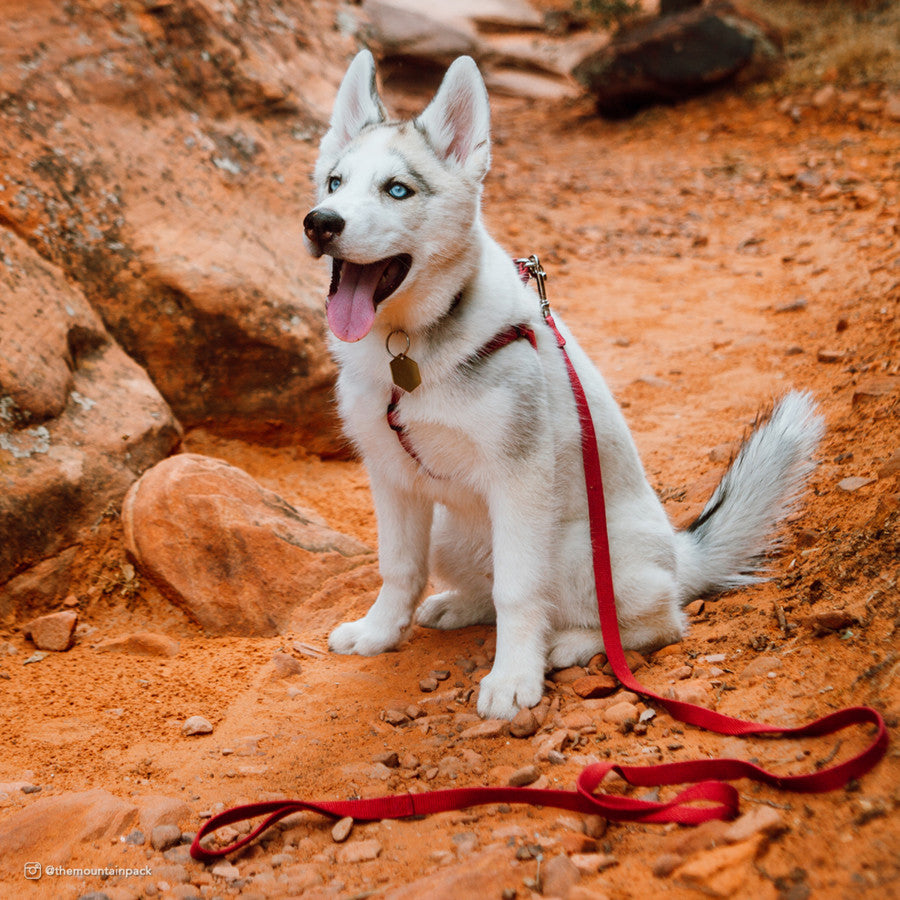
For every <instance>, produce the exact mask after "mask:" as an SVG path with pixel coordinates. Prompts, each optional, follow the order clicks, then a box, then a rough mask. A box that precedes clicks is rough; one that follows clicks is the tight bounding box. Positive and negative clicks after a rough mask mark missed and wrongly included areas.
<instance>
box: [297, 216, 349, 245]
mask: <svg viewBox="0 0 900 900" xmlns="http://www.w3.org/2000/svg"><path fill="white" fill-rule="evenodd" d="M346 224H347V223H346V222H345V221H344V220H343V219H342V218H341V217H340V216H339V215H338V214H337V213H336V212H335V211H334V210H333V209H314V210H313V211H312V212H310V213H307V216H306V218H305V219H304V220H303V231H304V232H305V233H306V236H307V237H308V238H309V240H310V241H311V242H312V243H313V244H314V245H315V246H316V248H317V249H318V250H320V251H321V250H322V249H323V248H324V247H325V245H326V244H327V243H328V242H329V241H330V240H331V239H332V238H334V237H336V236H337V235H339V234H340V233H341V232H342V231H343V230H344V226H345V225H346Z"/></svg>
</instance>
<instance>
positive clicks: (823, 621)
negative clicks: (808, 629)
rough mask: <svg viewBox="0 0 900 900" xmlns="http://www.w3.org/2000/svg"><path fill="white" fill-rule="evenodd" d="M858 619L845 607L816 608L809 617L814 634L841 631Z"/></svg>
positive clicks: (855, 622)
mask: <svg viewBox="0 0 900 900" xmlns="http://www.w3.org/2000/svg"><path fill="white" fill-rule="evenodd" d="M858 622H859V619H858V618H857V617H856V616H855V615H854V614H853V613H852V612H850V611H849V610H846V609H822V610H817V611H816V612H814V613H813V614H812V615H811V616H810V617H809V623H810V625H812V628H813V631H814V632H815V633H816V634H819V635H822V634H828V633H830V632H833V631H841V630H842V629H844V628H849V627H850V626H851V625H856V624H857V623H858Z"/></svg>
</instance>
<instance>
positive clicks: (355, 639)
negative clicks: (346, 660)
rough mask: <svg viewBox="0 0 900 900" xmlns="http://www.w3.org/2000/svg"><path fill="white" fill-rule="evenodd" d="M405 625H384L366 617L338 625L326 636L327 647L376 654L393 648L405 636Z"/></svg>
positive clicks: (343, 652) (344, 651) (338, 651)
mask: <svg viewBox="0 0 900 900" xmlns="http://www.w3.org/2000/svg"><path fill="white" fill-rule="evenodd" d="M406 631H407V629H406V627H405V626H403V627H399V626H396V625H395V626H390V627H385V626H383V625H379V624H378V623H377V622H373V621H372V620H371V619H369V618H368V617H363V618H362V619H357V620H356V621H355V622H344V624H343V625H338V627H337V628H335V629H334V631H332V632H331V634H330V635H329V636H328V647H329V649H330V650H331V651H332V652H334V653H342V654H349V653H356V654H358V655H359V656H377V655H378V654H379V653H384V652H385V650H393V649H394V647H396V646H397V644H399V643H400V641H402V640H403V638H404V637H405V636H406Z"/></svg>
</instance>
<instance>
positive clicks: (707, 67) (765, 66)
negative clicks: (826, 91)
mask: <svg viewBox="0 0 900 900" xmlns="http://www.w3.org/2000/svg"><path fill="white" fill-rule="evenodd" d="M781 45H782V42H781V37H780V35H779V34H778V32H777V30H776V29H775V28H774V27H772V26H771V25H769V24H768V23H766V22H765V21H763V20H762V19H760V18H757V17H754V16H751V15H750V14H749V13H746V12H743V11H740V10H738V9H737V8H736V7H735V6H734V5H732V4H731V3H729V2H727V0H715V2H712V3H708V4H703V6H702V7H699V8H694V9H684V10H682V11H680V12H677V13H675V14H673V15H666V16H657V17H640V18H637V19H636V20H635V21H634V22H633V23H626V24H625V25H623V26H621V27H620V28H619V29H618V30H617V31H616V34H615V36H614V37H613V40H612V41H611V42H610V43H609V44H608V45H607V46H606V47H604V48H602V49H601V50H599V51H597V52H596V53H593V54H591V55H590V56H588V57H587V58H586V59H584V60H583V61H582V62H580V63H579V64H578V65H577V66H576V67H575V69H574V71H573V73H572V74H573V75H574V76H575V78H576V79H577V80H578V81H580V82H581V83H582V84H583V85H584V86H585V88H586V89H587V90H588V91H589V92H590V93H591V94H592V95H593V97H594V99H595V100H596V103H597V109H598V111H599V112H600V113H601V114H603V115H608V116H611V117H614V118H619V117H622V116H626V115H630V114H632V113H634V112H635V111H637V110H639V109H641V108H643V107H645V106H647V105H649V104H651V103H660V102H662V103H671V102H676V101H680V100H685V99H687V98H689V97H693V96H696V95H698V94H701V93H704V92H705V91H708V90H710V89H712V88H713V87H715V86H718V85H721V84H723V83H725V82H728V81H730V80H734V79H736V78H738V77H740V78H741V80H744V81H746V80H750V79H753V78H758V77H760V76H762V75H765V74H769V73H771V72H772V71H774V69H775V68H776V67H777V65H778V63H779V61H780V59H781V56H782V46H781Z"/></svg>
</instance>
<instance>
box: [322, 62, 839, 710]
mask: <svg viewBox="0 0 900 900" xmlns="http://www.w3.org/2000/svg"><path fill="white" fill-rule="evenodd" d="M374 75H375V72H374V61H373V59H372V57H371V55H370V54H369V53H368V52H367V51H363V52H362V53H360V54H359V55H358V56H357V57H356V59H355V60H354V61H353V63H352V64H351V66H350V69H349V70H348V72H347V75H346V77H345V80H344V83H343V84H342V85H341V89H340V91H339V93H338V97H337V101H336V104H335V110H334V115H333V117H332V127H331V130H330V131H329V132H328V134H326V136H325V137H324V139H323V140H322V145H321V153H320V159H319V161H318V164H317V166H316V171H315V178H316V184H317V189H318V194H319V204H318V206H317V209H324V208H327V209H330V210H334V211H335V212H337V213H338V214H339V215H340V216H341V217H342V218H343V219H344V220H345V221H346V227H345V228H344V230H343V232H342V233H341V234H340V235H339V236H338V237H337V238H336V239H335V240H334V243H333V245H332V246H330V247H329V248H328V250H327V252H328V253H331V254H333V255H334V256H338V257H341V258H345V259H350V260H351V261H353V262H360V263H367V262H373V261H377V260H379V259H382V258H385V257H388V256H391V255H395V254H401V253H408V254H411V255H412V259H413V263H412V267H411V269H410V272H409V275H408V276H407V278H406V280H405V281H404V282H403V284H402V285H401V287H400V289H399V290H398V291H397V292H396V293H394V294H393V295H391V296H390V297H388V298H387V299H386V300H384V301H383V302H382V303H381V304H380V306H379V307H378V309H377V314H376V318H375V324H374V326H373V328H372V330H371V332H369V334H368V335H366V337H364V338H363V339H362V340H360V341H359V342H358V343H352V344H351V343H342V342H341V341H338V340H337V339H334V338H332V340H331V349H332V352H333V353H334V355H335V357H336V359H337V361H338V363H339V368H340V374H339V379H338V399H339V408H340V413H341V416H342V418H343V420H344V423H345V426H346V430H347V433H348V435H349V436H350V437H351V438H352V440H353V441H354V443H355V444H356V446H357V447H358V448H359V450H360V452H361V453H362V456H363V458H364V460H365V463H366V466H367V468H368V471H369V475H370V479H371V485H372V494H373V498H374V502H375V508H376V512H377V516H378V528H379V561H380V567H381V574H382V578H383V586H382V589H381V592H380V593H379V596H378V598H377V600H376V601H375V603H374V604H373V606H372V607H371V609H370V610H369V612H368V613H367V614H366V615H365V616H364V617H363V618H362V619H359V620H358V621H355V622H347V623H345V624H343V625H341V626H339V627H338V628H336V629H335V630H334V632H333V633H332V634H331V637H330V640H329V643H330V646H331V648H332V650H334V651H335V652H338V653H360V654H365V655H370V654H376V653H381V652H383V651H385V650H389V649H391V648H393V647H395V646H397V644H398V643H399V642H400V641H402V640H403V639H404V637H405V636H406V635H407V633H408V630H409V627H410V625H411V623H412V621H413V616H414V614H415V616H416V619H417V621H418V622H419V623H420V624H422V625H426V626H431V627H436V628H458V627H460V626H463V625H468V624H472V623H475V622H488V621H496V623H497V652H496V658H495V661H494V666H493V668H492V670H491V672H490V673H489V674H488V675H487V676H486V677H485V678H484V680H483V681H482V682H481V688H480V693H479V698H478V711H479V712H480V713H481V714H482V715H484V716H493V717H501V718H510V717H512V716H514V715H515V713H516V712H517V710H518V709H519V708H520V707H523V706H533V705H534V704H536V703H537V702H538V701H539V700H540V698H541V695H542V692H543V678H544V672H545V670H546V669H547V668H548V667H557V666H567V665H572V664H576V663H584V662H586V661H587V660H588V659H589V658H590V657H591V656H592V655H594V654H595V653H597V652H599V651H601V650H602V649H603V642H602V639H601V637H600V634H599V630H598V615H597V608H596V595H595V591H594V585H593V579H592V568H591V561H590V536H589V529H588V521H587V505H586V499H585V490H584V473H583V468H582V461H581V452H580V445H579V441H580V433H579V425H578V419H577V415H576V410H575V404H574V400H573V396H572V392H571V388H570V386H569V381H568V377H567V375H566V370H565V366H564V362H563V359H562V355H561V353H560V350H559V348H558V347H557V344H556V340H555V339H554V337H553V335H552V333H551V332H550V330H549V328H548V327H547V325H546V323H545V322H544V321H543V319H542V317H541V314H540V311H539V305H538V302H537V299H536V296H535V294H534V292H533V291H532V290H530V289H528V288H526V287H524V286H523V285H522V284H521V282H520V280H519V277H518V275H517V272H516V270H515V267H514V265H513V264H512V262H511V261H510V257H509V255H508V254H507V253H506V252H505V251H504V250H502V249H501V248H500V247H499V246H498V245H497V244H496V243H495V242H494V241H493V240H492V238H491V237H490V236H489V235H488V234H487V232H486V230H485V228H484V225H483V224H482V220H481V215H480V195H481V180H482V179H483V177H484V175H485V174H486V172H487V169H488V166H489V162H490V135H489V108H488V100H487V94H486V91H485V89H484V84H483V82H482V80H481V77H480V75H479V73H478V70H477V68H476V67H475V64H474V63H473V62H472V60H470V59H468V58H462V59H459V60H457V61H456V62H454V63H453V65H452V66H451V67H450V69H449V70H448V72H447V75H446V77H445V79H444V82H443V84H442V85H441V88H440V90H439V92H438V94H437V96H436V97H435V99H434V100H433V101H432V103H431V104H430V105H429V107H428V108H427V109H426V110H425V112H424V113H423V114H422V115H421V116H420V117H419V118H418V119H417V120H416V121H415V122H413V123H409V122H406V123H391V122H386V121H385V120H384V110H383V107H382V104H381V101H380V100H379V99H378V96H377V93H375V86H374V85H375V79H374ZM333 176H339V177H340V179H341V181H340V186H339V188H338V189H337V190H334V191H333V192H332V193H329V192H328V183H329V179H331V178H332V177H333ZM390 179H399V180H401V181H404V182H405V183H410V184H412V185H414V186H415V187H416V193H415V194H414V195H413V196H411V197H409V198H407V199H404V200H394V199H392V198H391V197H389V196H388V195H387V194H386V193H385V191H384V189H383V185H384V184H385V183H387V182H389V181H390ZM310 249H311V251H313V252H316V251H317V250H318V249H319V248H316V247H314V246H311V247H310ZM460 292H461V296H462V299H461V302H459V303H458V304H457V305H456V306H454V298H455V297H456V296H457V294H459V293H460ZM517 323H529V324H530V325H531V327H532V328H533V329H534V331H535V332H536V334H537V339H538V348H537V351H535V350H534V349H532V347H531V345H530V344H529V343H528V342H527V341H525V340H520V341H517V342H515V343H513V344H510V345H509V346H507V347H504V348H503V349H502V350H500V351H498V352H496V353H494V354H492V355H491V356H490V357H489V358H488V359H486V360H482V361H480V362H478V363H477V364H474V365H469V364H467V361H470V360H471V359H472V357H473V355H474V354H475V353H476V351H477V350H478V349H479V348H480V347H482V346H483V345H484V344H485V343H487V342H488V341H489V340H490V339H491V338H492V337H493V336H494V335H496V334H497V333H499V332H500V331H502V330H503V329H504V328H506V327H507V326H509V325H511V324H517ZM557 324H558V325H559V326H560V328H561V330H562V331H563V333H564V335H565V337H566V339H567V350H568V352H569V354H570V356H571V358H572V361H573V364H574V365H575V368H576V370H577V371H578V373H579V375H580V377H581V380H582V382H583V384H584V387H585V390H586V392H587V396H588V399H589V403H590V408H591V413H592V416H593V418H594V423H595V428H596V430H597V434H598V438H599V450H600V458H601V464H602V466H603V478H604V495H605V499H606V504H607V519H608V528H609V536H610V551H611V556H612V564H613V578H614V583H615V587H616V602H617V608H618V613H619V623H620V628H621V633H622V640H623V642H624V645H625V646H626V647H635V648H652V647H656V646H660V645H663V644H667V643H670V642H673V641H677V640H679V639H680V638H681V637H682V635H683V634H684V630H685V618H684V615H683V613H682V605H683V604H684V603H685V602H687V601H688V600H689V599H690V598H691V597H693V596H695V595H696V594H697V593H699V592H706V591H711V590H717V589H722V588H726V587H731V586H734V585H736V584H740V583H744V582H746V580H748V579H749V578H751V577H754V575H755V574H758V572H759V568H760V565H761V562H760V557H761V555H763V554H764V553H765V552H766V550H767V548H768V547H769V544H770V537H769V536H770V534H771V532H772V531H773V529H774V527H775V525H776V523H777V519H778V517H779V516H780V515H782V514H783V513H784V511H785V509H786V505H787V504H788V503H789V502H790V499H791V498H793V497H795V496H796V495H797V493H798V491H799V490H800V489H801V488H802V485H803V480H804V478H805V475H806V472H807V467H808V465H809V463H808V460H809V457H810V455H811V454H812V452H813V451H814V449H815V446H816V443H817V441H818V440H819V437H820V435H821V430H822V424H821V420H820V419H819V418H818V417H817V416H816V415H815V414H814V412H813V410H814V404H813V403H812V401H811V399H810V398H809V397H808V396H806V395H804V394H791V395H789V396H788V397H787V398H786V399H785V400H784V401H783V402H782V404H781V405H779V406H778V407H777V409H776V411H775V413H774V415H773V417H772V419H771V420H770V422H769V423H768V424H767V425H766V426H764V427H762V428H761V429H759V430H758V431H757V432H755V434H754V436H753V438H752V439H751V441H750V442H749V444H748V445H747V446H746V448H745V450H744V452H743V453H742V454H741V456H740V457H739V458H738V459H737V460H736V461H735V463H734V465H733V466H732V468H731V470H730V471H729V473H728V474H727V476H726V478H725V479H724V480H723V484H722V485H721V486H720V488H719V489H717V494H716V495H714V496H713V498H712V499H711V501H710V504H711V505H714V504H716V503H717V502H718V499H719V496H720V494H721V493H722V492H724V493H725V500H724V501H723V502H722V503H721V504H719V506H718V509H717V511H715V512H714V513H713V514H712V515H711V516H710V517H709V519H708V521H706V522H705V523H703V524H702V526H700V527H698V528H697V529H696V530H695V531H693V532H691V531H686V532H681V533H676V532H675V530H674V529H673V527H672V525H671V524H670V522H669V520H668V518H667V516H666V514H665V512H664V510H663V508H662V505H661V504H660V502H659V500H658V498H657V496H656V494H655V493H654V492H653V490H652V489H651V487H650V485H649V484H648V482H647V479H646V477H645V474H644V471H643V468H642V465H641V462H640V459H639V457H638V453H637V450H636V447H635V445H634V442H633V440H632V438H631V435H630V433H629V430H628V427H627V425H626V423H625V420H624V418H623V416H622V414H621V412H620V410H619V408H618V406H617V405H616V403H615V401H614V399H613V397H612V395H611V394H610V392H609V389H608V388H607V386H606V383H605V382H604V380H603V378H602V377H601V376H600V374H599V372H598V371H597V370H596V368H595V367H594V366H593V364H592V363H591V361H590V360H589V359H588V358H587V356H586V355H585V354H584V352H583V351H582V350H581V348H580V347H579V346H578V344H577V342H576V341H575V339H574V338H573V337H572V335H571V334H570V333H569V332H568V330H567V329H566V328H565V325H564V324H563V323H561V322H560V320H559V318H557ZM394 329H402V330H404V331H405V332H406V333H407V334H408V335H409V337H410V345H411V346H410V349H409V351H408V353H409V356H410V357H411V358H413V359H415V360H416V361H417V363H418V365H419V368H420V370H421V374H422V384H421V386H420V387H419V388H418V389H417V390H416V391H415V392H413V393H411V394H406V395H404V396H403V397H402V399H401V401H400V407H399V408H400V417H401V420H402V422H403V424H404V426H405V428H406V430H407V434H408V436H409V439H410V441H411V442H412V443H413V444H414V446H415V448H416V452H417V454H418V456H419V458H420V459H421V461H422V464H423V465H424V468H423V466H422V465H419V464H418V463H417V462H416V461H415V460H413V459H412V458H411V457H410V456H409V455H408V454H407V453H406V452H405V451H404V450H403V449H402V447H401V446H400V443H399V442H398V440H397V436H396V435H395V434H394V432H392V431H391V430H390V428H389V427H388V423H387V421H386V416H385V412H386V407H387V404H388V401H389V398H390V394H391V378H390V371H389V357H388V355H387V352H386V350H385V340H386V338H387V336H388V335H389V334H390V332H391V331H393V330H394ZM396 349H397V348H395V352H396ZM399 349H402V348H399ZM426 469H427V471H426ZM429 473H431V474H429ZM433 475H434V476H438V477H432V476H433ZM430 572H433V574H434V575H435V577H436V578H437V579H438V580H439V581H440V582H442V583H443V585H444V588H445V589H444V590H443V591H442V592H441V593H438V594H436V595H434V596H432V597H428V598H427V599H425V600H424V601H423V600H422V598H423V594H424V593H425V589H426V584H427V581H428V578H429V573H430ZM420 602H421V605H419V604H420ZM417 606H418V611H417V612H416V607H417Z"/></svg>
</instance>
